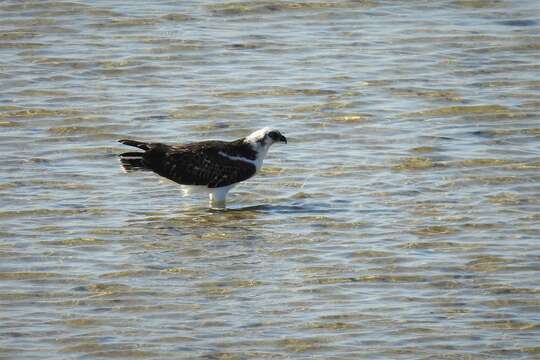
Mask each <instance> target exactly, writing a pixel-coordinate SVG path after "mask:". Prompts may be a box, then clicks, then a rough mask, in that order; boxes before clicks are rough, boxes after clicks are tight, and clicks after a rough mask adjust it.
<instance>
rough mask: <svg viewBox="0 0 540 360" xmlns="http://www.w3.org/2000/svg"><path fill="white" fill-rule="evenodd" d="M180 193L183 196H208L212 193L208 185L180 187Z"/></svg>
mask: <svg viewBox="0 0 540 360" xmlns="http://www.w3.org/2000/svg"><path fill="white" fill-rule="evenodd" d="M180 191H181V192H182V195H183V196H188V195H192V194H208V193H210V192H212V189H210V188H209V187H208V186H206V185H180Z"/></svg>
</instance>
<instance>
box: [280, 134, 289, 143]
mask: <svg viewBox="0 0 540 360" xmlns="http://www.w3.org/2000/svg"><path fill="white" fill-rule="evenodd" d="M279 142H283V143H285V144H286V143H287V138H286V137H285V136H283V135H281V137H280V138H279Z"/></svg>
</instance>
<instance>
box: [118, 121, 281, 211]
mask: <svg viewBox="0 0 540 360" xmlns="http://www.w3.org/2000/svg"><path fill="white" fill-rule="evenodd" d="M118 142H120V143H122V144H124V145H128V146H133V147H136V148H138V149H140V150H143V151H142V152H141V151H135V152H125V153H122V154H120V155H119V158H120V163H121V165H122V168H123V170H124V171H125V172H132V171H137V170H147V171H148V170H149V171H153V172H154V173H156V174H158V175H160V176H162V177H165V178H167V179H169V180H172V181H174V182H176V183H178V184H180V185H181V186H182V191H183V192H184V194H189V193H192V192H194V191H197V190H199V191H201V190H202V191H204V192H207V193H208V195H209V207H210V208H213V209H225V207H226V198H227V194H228V192H229V190H231V189H232V188H233V187H234V186H236V185H237V184H238V183H240V182H242V181H245V180H247V179H249V178H251V177H253V176H254V175H255V174H257V173H258V172H259V171H260V170H261V167H262V165H263V160H264V158H265V157H266V155H267V153H268V149H269V148H270V146H271V145H273V144H275V143H285V144H286V143H287V138H286V137H285V136H283V135H282V134H281V132H280V131H279V130H276V129H274V128H271V127H265V128H262V129H259V130H257V131H255V132H253V133H251V134H249V135H248V136H246V137H244V138H241V139H238V140H234V141H221V140H206V141H200V142H193V143H186V144H176V145H167V144H164V143H159V142H157V143H152V142H143V141H137V140H131V139H121V140H118Z"/></svg>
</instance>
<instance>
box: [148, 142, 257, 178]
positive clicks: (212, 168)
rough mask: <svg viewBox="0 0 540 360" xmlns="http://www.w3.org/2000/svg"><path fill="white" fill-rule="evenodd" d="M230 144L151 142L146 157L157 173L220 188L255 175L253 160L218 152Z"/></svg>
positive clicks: (150, 166)
mask: <svg viewBox="0 0 540 360" xmlns="http://www.w3.org/2000/svg"><path fill="white" fill-rule="evenodd" d="M228 144H230V143H226V142H218V141H207V142H201V143H194V144H188V145H180V146H170V145H165V144H159V143H156V144H148V148H149V149H148V150H147V151H146V152H145V153H144V155H143V161H144V164H145V165H146V166H147V167H148V168H150V169H151V170H153V171H154V172H155V173H157V174H159V175H161V176H163V177H166V178H168V179H170V180H172V181H175V182H177V183H179V184H183V185H206V186H208V187H209V188H217V187H222V186H227V185H232V184H234V183H237V182H240V181H243V180H246V179H249V178H250V177H252V176H253V175H255V172H256V168H255V166H254V165H253V164H252V163H250V162H247V161H242V160H237V159H230V158H227V157H224V156H222V155H220V154H219V153H220V151H223V149H226V148H227V145H228Z"/></svg>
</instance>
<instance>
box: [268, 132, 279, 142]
mask: <svg viewBox="0 0 540 360" xmlns="http://www.w3.org/2000/svg"><path fill="white" fill-rule="evenodd" d="M268 136H269V137H270V139H272V140H277V139H279V133H278V132H277V131H270V132H269V133H268Z"/></svg>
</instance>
